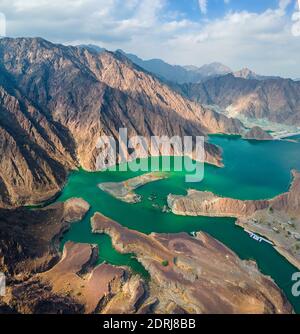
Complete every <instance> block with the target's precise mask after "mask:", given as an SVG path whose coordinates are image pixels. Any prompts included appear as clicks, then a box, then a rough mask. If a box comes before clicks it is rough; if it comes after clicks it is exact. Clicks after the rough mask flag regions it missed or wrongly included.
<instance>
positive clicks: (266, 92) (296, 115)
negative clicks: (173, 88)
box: [177, 74, 300, 125]
mask: <svg viewBox="0 0 300 334" xmlns="http://www.w3.org/2000/svg"><path fill="white" fill-rule="evenodd" d="M177 87H178V89H179V90H180V91H181V93H182V94H183V95H185V96H186V97H188V98H189V99H191V100H193V101H196V102H199V103H202V104H205V105H215V106H218V107H219V108H221V109H223V110H226V111H227V113H228V115H229V116H231V117H238V116H239V115H242V116H245V117H248V118H254V119H262V118H263V119H267V120H269V121H272V122H276V123H286V124H289V125H300V82H296V81H293V80H291V79H282V78H271V79H267V80H255V79H253V80H247V79H244V78H239V77H235V76H234V75H232V74H228V75H226V76H223V77H218V78H212V79H209V80H206V81H205V82H201V83H199V84H184V85H181V86H177Z"/></svg>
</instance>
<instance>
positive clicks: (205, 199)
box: [168, 189, 270, 217]
mask: <svg viewBox="0 0 300 334" xmlns="http://www.w3.org/2000/svg"><path fill="white" fill-rule="evenodd" d="M168 205H169V207H170V209H171V210H172V212H173V213H174V214H177V215H184V216H209V217H245V216H249V215H251V214H253V213H254V212H255V211H257V210H263V209H266V208H268V207H269V205H270V203H269V201H267V200H265V201H243V200H237V199H233V198H225V197H219V196H217V195H214V194H213V193H211V192H206V191H197V190H193V189H190V190H188V193H187V195H186V196H175V195H169V196H168Z"/></svg>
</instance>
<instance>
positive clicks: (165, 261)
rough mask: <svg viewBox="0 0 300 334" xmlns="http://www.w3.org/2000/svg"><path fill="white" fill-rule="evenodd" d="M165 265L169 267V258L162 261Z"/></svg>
mask: <svg viewBox="0 0 300 334" xmlns="http://www.w3.org/2000/svg"><path fill="white" fill-rule="evenodd" d="M161 264H162V265H163V266H164V267H167V266H168V265H169V261H168V260H164V261H162V263H161Z"/></svg>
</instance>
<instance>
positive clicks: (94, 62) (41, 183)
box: [0, 38, 242, 206]
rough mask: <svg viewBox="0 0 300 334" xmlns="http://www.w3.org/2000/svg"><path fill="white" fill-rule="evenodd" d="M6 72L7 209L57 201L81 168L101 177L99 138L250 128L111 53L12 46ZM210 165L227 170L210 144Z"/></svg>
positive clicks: (23, 42)
mask: <svg viewBox="0 0 300 334" xmlns="http://www.w3.org/2000/svg"><path fill="white" fill-rule="evenodd" d="M126 59H127V58H126ZM0 68H1V72H2V73H3V77H6V78H7V80H2V81H1V85H0V86H1V89H2V90H3V93H2V95H3V98H2V99H1V100H0V108H1V115H0V129H1V130H2V132H3V136H4V137H5V142H4V145H2V146H1V147H0V149H1V150H0V151H1V154H2V156H3V157H4V159H2V161H1V164H0V188H1V190H2V191H1V198H0V205H2V206H3V205H4V206H18V205H25V204H34V203H36V202H40V201H43V200H45V199H47V198H50V197H53V196H55V194H57V192H59V191H60V189H61V188H62V186H63V184H64V182H65V180H66V178H67V175H68V173H69V171H70V170H73V169H75V168H78V167H79V166H82V167H83V168H84V169H86V170H89V171H94V170H95V168H96V167H95V166H96V160H97V156H98V154H99V151H98V150H97V148H96V144H97V142H98V139H99V136H100V135H102V134H105V135H112V136H113V137H115V138H116V137H117V132H118V129H119V128H122V127H127V128H128V135H129V136H133V135H143V136H145V137H146V138H150V136H151V135H153V134H155V135H158V136H161V135H167V136H169V137H171V136H174V135H179V136H181V137H182V136H184V135H189V136H193V135H204V136H206V135H207V134H209V133H213V132H220V133H223V132H224V133H235V134H236V133H240V131H241V128H242V124H241V123H240V122H239V121H236V120H233V119H229V118H227V117H225V116H223V115H219V114H217V113H215V112H214V111H212V110H210V109H206V108H203V107H202V106H201V105H199V104H197V103H194V102H191V101H189V100H188V99H186V98H184V97H182V95H180V94H178V93H176V92H174V91H173V90H171V89H170V88H169V87H168V86H167V85H165V84H163V83H162V82H160V81H158V80H157V79H156V78H155V77H154V76H151V75H149V74H148V73H147V72H145V71H142V70H141V69H139V68H138V67H136V66H132V64H131V62H130V61H129V60H128V61H124V59H120V57H119V55H116V54H114V53H111V52H103V53H101V54H98V53H96V52H90V51H89V50H88V49H84V48H77V47H72V46H64V45H59V44H53V43H51V42H48V41H46V40H43V39H41V38H32V39H30V38H19V39H10V38H4V39H2V40H0ZM11 87H13V90H12V88H11ZM7 90H11V93H12V95H9V94H8V93H7ZM7 113H9V114H10V121H9V122H10V123H9V124H8V121H7V119H8V118H7V117H6V116H5V115H7ZM35 118H37V119H38V120H39V124H37V122H36V121H34V119H35ZM16 129H18V130H16ZM8 130H9V131H10V132H8ZM20 133H22V134H23V135H22V136H19V134H20ZM12 148H13V151H14V152H12V150H11V149H12ZM58 148H59V149H58ZM205 160H206V161H207V162H209V163H212V164H216V165H219V166H220V165H221V151H220V149H218V148H217V147H215V146H213V145H211V144H208V143H207V144H206V158H205ZM32 168H33V169H32ZM20 171H22V172H21V173H20ZM57 171H60V172H59V173H58V175H59V176H58V175H57V174H56V173H57ZM31 172H32V173H31ZM31 174H32V175H31ZM20 175H22V177H20ZM15 185H17V187H15ZM39 189H40V190H39ZM47 189H48V190H47ZM41 194H43V196H42V195H41Z"/></svg>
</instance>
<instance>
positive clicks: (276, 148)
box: [58, 136, 300, 313]
mask: <svg viewBox="0 0 300 334" xmlns="http://www.w3.org/2000/svg"><path fill="white" fill-rule="evenodd" d="M299 138H300V137H296V139H297V140H299ZM293 139H295V138H293ZM210 141H211V142H212V143H214V144H216V145H218V146H220V147H222V149H223V151H224V152H223V156H224V164H225V168H217V167H213V166H208V165H206V166H205V178H204V180H203V181H202V182H201V183H191V184H187V183H186V182H185V173H184V172H171V173H169V174H170V175H169V176H170V177H169V178H168V179H166V180H162V181H158V182H155V183H152V184H148V185H146V186H144V187H142V188H140V189H139V190H138V191H137V192H138V193H139V194H141V195H142V196H143V201H142V202H141V203H139V204H134V205H133V204H126V203H123V202H121V201H118V200H116V199H114V198H113V197H111V196H109V195H108V194H106V193H104V192H102V191H101V190H100V189H99V188H98V187H97V185H98V184H99V183H101V182H111V181H112V182H117V181H123V180H126V179H128V178H131V177H134V176H137V175H140V174H141V173H133V172H111V171H106V172H97V173H89V172H85V171H83V170H80V171H78V172H74V173H73V174H72V175H71V176H70V178H69V181H68V184H67V185H66V187H65V188H64V190H63V192H62V194H61V196H60V197H59V198H58V201H64V200H66V199H68V198H71V197H81V198H83V199H85V200H86V201H87V202H89V203H90V205H91V207H92V208H91V210H90V212H89V214H88V215H87V216H86V218H85V219H84V220H83V221H82V222H79V223H76V224H73V225H72V227H71V229H70V231H69V232H67V233H66V234H65V236H64V239H63V242H62V246H63V244H64V243H65V242H66V241H69V240H71V241H74V242H83V243H93V244H97V245H98V246H99V263H101V262H103V261H107V262H109V263H112V264H115V265H128V266H130V267H131V268H132V269H133V270H134V271H135V272H138V273H140V274H141V275H143V276H144V277H148V274H147V272H146V271H145V269H144V268H143V267H142V265H141V264H140V263H139V262H138V261H137V260H136V259H135V258H134V256H133V255H132V254H127V255H122V254H120V253H118V252H116V251H115V250H114V249H113V247H112V245H111V240H110V238H109V237H108V236H105V235H93V234H92V233H91V228H90V218H91V216H92V215H93V214H94V213H95V212H97V211H99V212H101V213H103V214H104V215H106V216H108V217H110V218H112V219H114V220H116V221H117V222H119V223H120V224H122V225H123V226H127V227H129V228H130V229H134V230H138V231H141V232H143V233H147V234H149V233H151V232H160V233H177V232H183V231H185V232H193V231H205V232H207V233H209V234H210V235H212V236H213V237H215V238H216V239H218V240H220V241H221V242H223V243H224V244H225V245H227V246H228V247H229V248H231V249H232V250H233V251H234V252H236V254H238V255H239V257H240V258H242V259H253V260H255V261H256V262H257V264H258V266H259V268H260V270H261V271H262V272H263V273H264V274H266V275H270V276H271V277H272V278H273V279H274V280H275V281H276V283H277V284H278V286H280V287H281V288H282V289H283V290H284V292H285V294H286V295H287V297H288V298H289V300H290V302H291V303H292V304H293V306H294V308H295V310H296V311H297V313H300V298H295V297H293V296H292V294H291V287H292V281H291V276H292V274H293V273H294V272H295V271H297V270H296V269H295V268H294V267H293V266H292V265H291V264H289V263H288V262H287V261H286V260H285V259H284V258H283V257H282V256H281V255H279V254H278V253H277V252H276V251H275V250H274V249H273V247H272V246H270V245H268V244H266V243H258V242H256V241H254V240H253V239H251V238H250V237H249V236H248V234H247V233H245V232H244V231H243V230H242V229H241V228H239V227H237V226H235V224H234V222H235V220H234V219H228V218H207V217H180V216H175V215H173V214H171V213H163V212H162V207H163V205H165V204H166V197H167V195H168V194H170V193H173V194H185V193H186V190H187V189H188V188H194V189H199V190H209V191H213V192H214V193H216V194H218V195H222V196H230V197H233V198H239V199H264V198H272V197H274V196H276V195H278V194H280V193H282V192H285V191H287V190H288V188H289V184H290V181H291V170H292V169H299V170H300V143H299V142H298V143H292V142H286V141H277V142H252V141H244V140H241V139H240V138H236V137H230V136H211V137H210ZM153 194H155V195H156V196H157V198H156V199H155V200H154V201H151V200H150V199H149V197H150V196H151V195H153Z"/></svg>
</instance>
